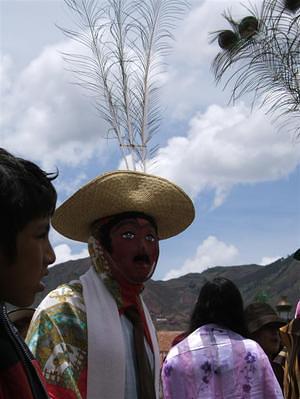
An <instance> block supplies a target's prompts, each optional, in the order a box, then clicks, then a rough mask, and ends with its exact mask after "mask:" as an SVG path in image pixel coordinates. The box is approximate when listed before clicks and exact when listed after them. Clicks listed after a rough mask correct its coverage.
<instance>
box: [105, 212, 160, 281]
mask: <svg viewBox="0 0 300 399" xmlns="http://www.w3.org/2000/svg"><path fill="white" fill-rule="evenodd" d="M110 238H111V248H112V250H111V254H110V256H111V258H112V260H113V263H112V274H113V276H114V277H115V278H116V279H117V280H118V279H119V278H121V279H125V280H127V281H128V282H129V283H133V284H140V283H143V282H145V281H146V280H148V279H149V278H150V277H151V276H152V274H153V272H154V270H155V267H156V264H157V260H158V255H159V244H158V237H157V233H156V230H155V228H154V226H153V225H152V223H151V222H150V221H148V220H146V219H143V218H142V217H140V218H130V217H128V218H126V219H123V220H121V221H120V222H119V223H117V224H116V225H115V226H113V227H112V229H111V231H110Z"/></svg>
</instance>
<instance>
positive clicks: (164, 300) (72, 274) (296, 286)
mask: <svg viewBox="0 0 300 399" xmlns="http://www.w3.org/2000/svg"><path fill="white" fill-rule="evenodd" d="M89 265H90V261H89V259H88V258H86V259H79V260H76V261H69V262H65V263H62V264H60V265H55V266H53V267H52V268H50V273H49V275H48V276H47V277H46V278H45V283H46V286H47V289H46V290H45V291H44V292H43V293H41V294H39V295H38V296H37V298H36V301H35V304H34V305H35V306H37V304H38V303H39V302H40V301H41V300H42V298H43V297H44V296H45V295H46V294H47V293H48V292H49V291H51V290H52V289H54V288H56V287H57V286H58V285H59V284H62V283H64V282H68V281H71V280H74V279H78V277H79V276H80V275H81V274H83V273H84V272H85V271H86V270H87V269H88V267H89ZM216 276H222V277H226V278H229V279H231V280H232V281H233V282H234V283H235V284H236V285H237V286H238V287H239V289H240V291H241V293H242V296H243V298H244V301H245V304H248V303H250V302H252V301H254V300H255V297H257V296H261V297H262V296H263V297H264V298H265V299H266V300H267V301H268V302H269V303H270V304H271V305H272V306H275V305H276V303H277V302H278V301H279V299H280V297H281V296H282V295H286V296H287V297H288V299H289V301H290V302H291V304H292V305H293V309H292V312H293V311H294V307H295V304H296V303H297V301H298V299H299V297H300V283H299V282H300V262H299V261H296V260H295V259H293V257H292V256H289V257H287V258H285V259H283V258H282V259H278V260H277V261H276V262H274V263H271V264H270V265H267V266H259V265H241V266H226V267H222V266H218V267H214V268H210V269H207V270H205V271H204V272H203V273H190V274H187V275H185V276H182V277H179V278H176V279H172V280H168V281H154V280H150V281H148V282H147V283H146V287H145V290H144V293H143V297H144V300H145V302H146V303H147V305H148V307H149V309H150V313H151V315H152V317H153V320H154V321H155V324H156V326H157V328H158V329H166V330H183V329H185V328H186V326H187V322H188V319H189V316H190V313H191V311H192V309H193V306H194V304H195V302H196V300H197V297H198V293H199V289H200V288H201V286H202V285H203V283H204V282H205V281H206V279H212V278H214V277H216Z"/></svg>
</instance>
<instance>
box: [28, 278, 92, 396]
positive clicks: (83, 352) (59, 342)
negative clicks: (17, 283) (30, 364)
mask: <svg viewBox="0 0 300 399" xmlns="http://www.w3.org/2000/svg"><path fill="white" fill-rule="evenodd" d="M26 341H27V343H28V346H29V348H30V349H31V351H32V353H33V354H34V355H35V357H36V359H37V360H38V362H39V364H40V365H41V368H42V371H43V373H44V376H45V378H46V382H47V389H48V392H49V393H50V394H51V395H52V396H53V397H55V398H57V399H59V398H61V399H82V398H85V396H86V377H87V323H86V314H85V306H84V302H83V297H82V286H81V284H80V283H79V282H78V281H77V282H71V283H69V284H64V285H62V286H60V287H58V288H57V289H56V290H54V291H52V292H51V293H50V294H49V295H48V296H47V297H46V298H45V299H44V301H43V302H42V303H41V305H40V306H39V308H38V310H37V312H36V313H35V315H34V318H33V320H32V323H31V325H30V328H29V331H28V334H27V338H26Z"/></svg>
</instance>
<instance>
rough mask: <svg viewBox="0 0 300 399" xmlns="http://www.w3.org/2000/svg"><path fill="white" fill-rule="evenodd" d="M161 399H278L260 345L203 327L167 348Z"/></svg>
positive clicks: (215, 328)
mask: <svg viewBox="0 0 300 399" xmlns="http://www.w3.org/2000/svg"><path fill="white" fill-rule="evenodd" d="M162 382H163V391H164V399H202V398H205V399H216V398H218V399H282V398H283V396H282V393H281V389H280V386H279V384H278V382H277V380H276V378H275V376H274V373H273V371H272V368H271V366H270V363H269V360H268V358H267V356H266V355H265V353H264V352H263V350H262V349H261V348H260V346H259V345H258V344H257V343H256V342H254V341H252V340H249V339H244V338H243V337H242V336H240V335H239V334H236V333H234V332H232V331H231V330H227V329H224V328H221V327H219V326H218V325H216V324H206V325H204V326H202V327H200V328H198V329H197V330H195V331H194V332H193V333H192V334H190V335H189V336H188V337H187V338H185V339H184V340H183V341H181V342H180V343H179V344H177V345H176V346H174V347H173V348H171V350H170V352H169V354H168V356H167V358H166V360H165V362H164V364H163V369H162Z"/></svg>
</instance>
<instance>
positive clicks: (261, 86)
mask: <svg viewBox="0 0 300 399" xmlns="http://www.w3.org/2000/svg"><path fill="white" fill-rule="evenodd" d="M245 8H246V9H247V12H248V13H249V15H248V16H246V17H244V18H243V19H242V20H235V19H234V18H233V17H232V15H231V14H230V13H229V12H225V13H224V17H225V19H226V21H227V22H228V23H229V25H230V28H231V29H228V30H222V31H218V32H215V33H214V34H213V35H214V37H213V40H218V44H219V46H220V47H221V49H222V50H221V51H220V52H219V53H218V54H217V56H216V57H215V59H214V61H213V72H214V75H215V79H216V81H217V83H219V82H220V81H221V80H223V79H224V80H225V86H224V87H227V86H228V85H232V86H231V87H232V89H231V100H232V101H233V102H234V101H235V100H236V99H238V98H240V97H241V96H243V95H245V94H247V93H251V95H252V101H253V104H254V103H256V102H259V103H260V105H265V106H266V107H267V112H270V113H271V114H272V115H273V118H274V119H275V120H280V124H279V126H281V127H285V128H286V127H287V126H290V127H289V128H293V129H294V128H295V129H296V132H297V134H298V135H299V134H300V124H299V120H298V118H299V115H300V112H299V111H300V0H265V1H263V3H262V5H261V8H260V9H257V8H253V9H251V8H247V7H245ZM295 118H297V119H295Z"/></svg>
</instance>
